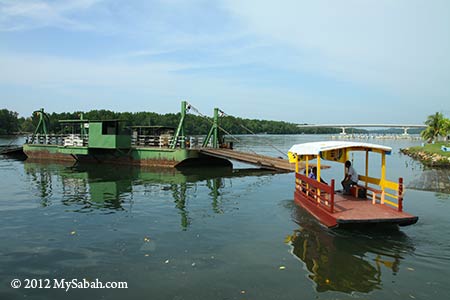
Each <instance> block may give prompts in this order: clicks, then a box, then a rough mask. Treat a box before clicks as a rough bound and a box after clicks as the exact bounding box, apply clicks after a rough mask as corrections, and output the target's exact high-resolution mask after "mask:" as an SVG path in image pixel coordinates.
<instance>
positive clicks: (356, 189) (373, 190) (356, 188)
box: [350, 184, 384, 204]
mask: <svg viewBox="0 0 450 300" xmlns="http://www.w3.org/2000/svg"><path fill="white" fill-rule="evenodd" d="M360 189H365V190H367V191H370V192H371V193H372V195H371V198H372V204H375V203H376V200H377V195H380V199H381V203H383V202H384V194H383V191H382V190H379V189H376V188H373V187H370V186H368V187H366V186H364V185H360V184H356V185H353V186H352V187H351V188H350V193H351V194H352V195H353V196H354V197H355V198H358V192H359V190H360Z"/></svg>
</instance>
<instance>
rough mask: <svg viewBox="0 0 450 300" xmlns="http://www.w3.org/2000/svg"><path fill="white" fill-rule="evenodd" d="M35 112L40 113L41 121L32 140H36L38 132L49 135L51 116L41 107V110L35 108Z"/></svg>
mask: <svg viewBox="0 0 450 300" xmlns="http://www.w3.org/2000/svg"><path fill="white" fill-rule="evenodd" d="M33 114H37V115H39V122H38V125H37V126H36V129H35V130H34V133H33V135H32V137H31V142H34V139H35V137H36V135H37V134H44V135H47V123H46V122H47V121H48V120H49V117H48V115H47V113H45V112H44V109H43V108H41V109H40V110H35V111H34V112H33Z"/></svg>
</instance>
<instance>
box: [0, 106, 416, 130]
mask: <svg viewBox="0 0 450 300" xmlns="http://www.w3.org/2000/svg"><path fill="white" fill-rule="evenodd" d="M81 114H83V118H84V119H87V120H107V119H119V120H123V121H124V122H125V123H126V124H127V125H128V126H137V125H143V126H148V125H161V126H167V127H174V128H176V127H177V125H178V122H179V119H180V113H176V114H174V113H168V114H158V113H154V112H114V111H110V110H91V111H88V112H80V111H77V112H63V113H47V115H48V117H49V118H48V124H47V126H48V127H47V129H48V132H49V133H61V132H63V130H64V128H63V126H62V125H61V124H60V123H59V122H58V121H59V120H75V119H80V115H81ZM38 121H39V117H38V116H37V115H36V114H32V115H31V116H30V117H26V118H24V117H19V116H18V113H17V112H14V111H9V110H7V109H0V135H17V134H23V133H32V132H34V129H35V128H36V125H37V124H38ZM219 122H220V124H219V125H220V127H221V128H224V129H225V130H226V131H227V132H229V133H231V134H249V131H248V129H250V130H251V131H252V132H255V133H257V134H338V133H340V132H341V129H340V128H333V127H329V128H300V127H298V126H297V125H298V124H296V123H289V122H284V121H272V120H259V119H246V118H239V117H234V116H223V117H221V118H220V121H219ZM211 123H212V118H205V117H202V116H198V115H194V114H189V115H188V116H187V117H186V120H185V128H186V132H187V133H188V134H190V135H202V134H207V133H208V131H209V129H210V127H211ZM347 132H348V133H349V134H360V133H361V134H364V133H369V132H377V133H400V132H401V130H400V129H386V130H377V131H368V130H365V129H356V128H349V129H347ZM411 133H419V132H416V131H414V130H411Z"/></svg>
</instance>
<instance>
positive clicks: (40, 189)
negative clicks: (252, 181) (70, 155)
mask: <svg viewBox="0 0 450 300" xmlns="http://www.w3.org/2000/svg"><path fill="white" fill-rule="evenodd" d="M24 168H25V171H26V174H27V175H28V177H29V178H30V180H31V181H32V182H34V184H35V189H36V196H37V197H38V198H40V202H41V204H42V206H49V205H51V204H52V201H56V202H55V203H58V202H59V201H61V203H62V204H63V205H65V206H68V209H69V210H70V211H74V212H81V213H88V212H97V211H101V212H104V213H113V212H117V211H131V209H132V206H133V196H134V194H135V193H140V194H143V195H144V196H145V197H146V198H148V199H149V200H151V199H161V196H162V197H165V196H166V195H168V196H169V197H171V198H172V199H173V202H174V204H175V205H174V206H175V208H177V209H178V212H179V214H180V216H181V221H180V223H181V226H182V227H183V228H187V227H188V226H189V225H190V224H191V221H192V220H191V218H190V216H189V209H188V207H187V206H188V203H187V199H188V196H193V195H196V191H197V189H198V188H199V186H201V187H206V188H207V189H209V192H208V196H209V197H210V199H211V208H212V211H213V212H214V213H217V214H221V213H223V212H224V209H223V207H222V203H221V195H222V191H221V190H222V189H223V188H225V186H226V185H225V180H224V179H225V178H229V177H230V178H231V177H243V176H259V175H266V174H270V173H273V172H272V171H267V170H258V169H239V170H232V169H231V168H214V169H205V168H190V169H183V170H177V169H167V168H166V169H156V168H139V167H133V166H118V165H105V164H102V165H71V164H61V163H45V162H36V161H35V162H32V161H26V162H24ZM54 190H56V191H61V195H53V191H54ZM155 196H157V197H155Z"/></svg>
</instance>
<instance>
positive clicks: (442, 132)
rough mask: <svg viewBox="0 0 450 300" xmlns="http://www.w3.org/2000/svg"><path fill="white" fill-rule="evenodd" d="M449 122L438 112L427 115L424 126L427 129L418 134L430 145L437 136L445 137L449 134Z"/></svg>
mask: <svg viewBox="0 0 450 300" xmlns="http://www.w3.org/2000/svg"><path fill="white" fill-rule="evenodd" d="M449 124H450V120H449V119H446V118H445V117H444V115H443V114H442V113H440V112H436V113H435V114H434V115H429V116H428V118H427V120H426V121H425V125H427V126H428V127H427V128H426V129H425V130H424V131H422V132H421V133H420V134H421V136H422V138H424V139H425V140H427V142H428V143H431V142H432V141H434V140H435V139H436V138H438V137H439V136H446V135H447V134H448V132H449Z"/></svg>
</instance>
